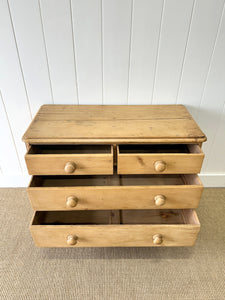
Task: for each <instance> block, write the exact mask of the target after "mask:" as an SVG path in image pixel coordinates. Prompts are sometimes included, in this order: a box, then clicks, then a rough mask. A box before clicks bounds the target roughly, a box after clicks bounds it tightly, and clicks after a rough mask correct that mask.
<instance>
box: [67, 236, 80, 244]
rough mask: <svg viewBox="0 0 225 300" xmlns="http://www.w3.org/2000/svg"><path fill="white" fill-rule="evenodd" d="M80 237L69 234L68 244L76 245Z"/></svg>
mask: <svg viewBox="0 0 225 300" xmlns="http://www.w3.org/2000/svg"><path fill="white" fill-rule="evenodd" d="M77 240H78V237H77V236H76V235H68V237H67V244H68V245H70V246H73V245H76V243H77Z"/></svg>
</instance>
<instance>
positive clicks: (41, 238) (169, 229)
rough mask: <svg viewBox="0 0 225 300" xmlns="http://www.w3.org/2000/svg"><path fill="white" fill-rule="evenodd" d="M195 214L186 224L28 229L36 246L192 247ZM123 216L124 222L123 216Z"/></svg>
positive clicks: (53, 226) (48, 226)
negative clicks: (192, 219)
mask: <svg viewBox="0 0 225 300" xmlns="http://www.w3.org/2000/svg"><path fill="white" fill-rule="evenodd" d="M128 213H129V212H128ZM147 213H148V212H147ZM125 214H126V212H125ZM194 215H195V212H193V217H194V218H195V221H194V222H192V221H191V220H189V219H188V220H187V223H186V224H122V225H121V224H107V225H101V224H100V225H46V224H45V225H37V224H36V225H33V224H32V225H31V228H30V229H31V233H32V236H33V239H34V242H35V244H36V246H38V247H152V246H158V247H166V246H169V247H171V246H193V245H194V243H195V241H196V238H197V235H198V232H199V228H200V225H199V223H198V220H197V216H196V215H195V216H194ZM131 216H132V218H134V219H135V217H134V216H133V215H132V214H131ZM123 218H124V220H125V222H126V215H124V217H123ZM189 221H190V223H188V222H189ZM127 222H129V217H128V220H127ZM131 223H132V222H131ZM164 223H165V221H164Z"/></svg>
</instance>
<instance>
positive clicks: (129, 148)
mask: <svg viewBox="0 0 225 300" xmlns="http://www.w3.org/2000/svg"><path fill="white" fill-rule="evenodd" d="M118 148H119V150H118V151H119V154H129V153H140V154H141V153H201V149H200V147H199V146H198V145H194V144H146V145H145V144H143V145H141V144H138V145H135V144H129V145H126V144H125V145H119V146H118Z"/></svg>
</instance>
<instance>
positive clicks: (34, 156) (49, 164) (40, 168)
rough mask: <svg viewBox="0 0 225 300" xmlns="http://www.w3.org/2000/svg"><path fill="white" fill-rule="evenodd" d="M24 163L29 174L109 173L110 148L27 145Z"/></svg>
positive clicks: (111, 166)
mask: <svg viewBox="0 0 225 300" xmlns="http://www.w3.org/2000/svg"><path fill="white" fill-rule="evenodd" d="M25 160H26V164H27V169H28V172H29V174H30V175H87V174H90V175H92V174H93V175H95V174H113V146H111V145H31V147H30V149H29V150H28V152H27V154H26V155H25Z"/></svg>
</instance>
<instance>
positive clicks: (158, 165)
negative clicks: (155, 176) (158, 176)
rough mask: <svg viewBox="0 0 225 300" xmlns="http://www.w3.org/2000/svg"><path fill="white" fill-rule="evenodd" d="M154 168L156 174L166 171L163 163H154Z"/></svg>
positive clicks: (160, 161)
mask: <svg viewBox="0 0 225 300" xmlns="http://www.w3.org/2000/svg"><path fill="white" fill-rule="evenodd" d="M154 167H155V170H156V172H162V171H164V170H165V169H166V163H165V161H162V160H158V161H156V162H155V163H154Z"/></svg>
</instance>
